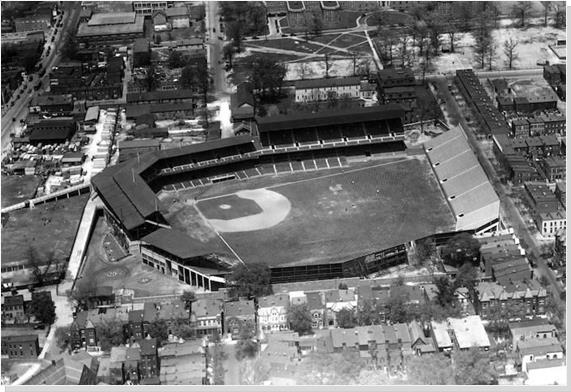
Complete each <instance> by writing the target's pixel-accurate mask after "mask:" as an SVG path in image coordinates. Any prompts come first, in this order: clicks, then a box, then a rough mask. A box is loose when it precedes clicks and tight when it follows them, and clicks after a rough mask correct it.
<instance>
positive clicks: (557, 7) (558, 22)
mask: <svg viewBox="0 0 571 392" xmlns="http://www.w3.org/2000/svg"><path fill="white" fill-rule="evenodd" d="M552 8H553V12H554V14H553V19H555V23H554V26H555V27H557V28H562V27H563V28H564V27H565V24H566V22H567V15H566V14H565V3H564V2H557V3H554V4H553V5H552Z"/></svg>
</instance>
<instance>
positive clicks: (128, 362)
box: [124, 343, 141, 385]
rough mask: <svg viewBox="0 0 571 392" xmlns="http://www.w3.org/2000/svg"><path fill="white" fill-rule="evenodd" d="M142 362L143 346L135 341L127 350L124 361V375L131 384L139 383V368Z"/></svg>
mask: <svg viewBox="0 0 571 392" xmlns="http://www.w3.org/2000/svg"><path fill="white" fill-rule="evenodd" d="M140 362H141V346H140V345H139V344H138V343H133V344H131V345H130V346H129V347H127V350H126V352H125V362H124V376H125V382H126V383H129V384H135V385H137V384H139V380H140V379H141V372H140V370H139V363H140Z"/></svg>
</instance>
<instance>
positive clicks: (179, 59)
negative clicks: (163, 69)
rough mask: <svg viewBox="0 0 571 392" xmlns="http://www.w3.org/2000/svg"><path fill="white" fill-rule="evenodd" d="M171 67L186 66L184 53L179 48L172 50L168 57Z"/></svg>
mask: <svg viewBox="0 0 571 392" xmlns="http://www.w3.org/2000/svg"><path fill="white" fill-rule="evenodd" d="M167 62H168V66H169V68H171V69H173V68H182V67H184V64H185V61H184V57H183V55H182V53H181V52H180V51H178V50H171V52H170V53H169V58H168V61H167Z"/></svg>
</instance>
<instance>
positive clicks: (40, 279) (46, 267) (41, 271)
mask: <svg viewBox="0 0 571 392" xmlns="http://www.w3.org/2000/svg"><path fill="white" fill-rule="evenodd" d="M28 262H29V263H30V266H31V267H32V274H33V275H34V278H35V283H36V284H37V285H39V286H42V285H43V284H44V282H45V281H46V278H47V276H48V274H49V272H50V268H51V266H52V263H53V262H54V252H53V250H52V251H50V252H49V253H48V254H46V255H45V264H44V263H43V262H42V260H40V257H39V255H38V253H37V251H36V249H35V248H34V247H33V246H30V247H28Z"/></svg>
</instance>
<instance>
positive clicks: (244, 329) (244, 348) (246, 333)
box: [236, 321, 259, 361]
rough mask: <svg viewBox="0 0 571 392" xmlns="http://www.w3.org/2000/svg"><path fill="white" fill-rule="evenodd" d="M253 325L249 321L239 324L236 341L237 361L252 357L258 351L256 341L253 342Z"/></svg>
mask: <svg viewBox="0 0 571 392" xmlns="http://www.w3.org/2000/svg"><path fill="white" fill-rule="evenodd" d="M254 331H255V326H254V324H253V323H252V322H251V321H246V322H244V323H242V325H240V332H239V340H238V343H236V359H238V360H239V361H241V360H243V359H245V358H254V357H255V356H256V354H257V353H258V349H259V347H258V343H257V342H255V341H254V340H253V339H254V333H255V332H254Z"/></svg>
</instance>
